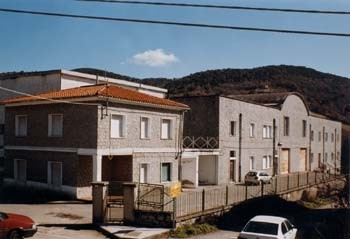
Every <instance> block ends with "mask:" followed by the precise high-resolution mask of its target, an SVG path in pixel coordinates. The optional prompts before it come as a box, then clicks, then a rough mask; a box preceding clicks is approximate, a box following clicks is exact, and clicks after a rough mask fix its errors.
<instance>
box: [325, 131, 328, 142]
mask: <svg viewBox="0 0 350 239" xmlns="http://www.w3.org/2000/svg"><path fill="white" fill-rule="evenodd" d="M324 141H326V142H327V141H328V133H327V132H326V133H325V134H324Z"/></svg>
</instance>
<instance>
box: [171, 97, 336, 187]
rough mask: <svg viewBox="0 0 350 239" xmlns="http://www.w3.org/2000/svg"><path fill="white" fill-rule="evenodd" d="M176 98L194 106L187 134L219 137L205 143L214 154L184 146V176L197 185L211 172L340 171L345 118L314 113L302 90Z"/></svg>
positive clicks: (229, 177)
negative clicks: (198, 153) (199, 153)
mask: <svg viewBox="0 0 350 239" xmlns="http://www.w3.org/2000/svg"><path fill="white" fill-rule="evenodd" d="M176 100H177V101H180V102H183V103H185V104H187V105H189V106H190V107H191V111H189V112H188V113H186V115H185V123H184V138H185V139H186V138H192V139H193V140H194V141H195V139H207V140H208V141H209V140H213V141H215V140H216V141H217V144H215V145H214V146H213V147H212V148H211V149H208V147H207V149H205V147H201V150H202V151H203V150H206V151H212V152H213V153H214V152H215V153H216V156H211V157H210V158H208V157H209V156H206V157H202V158H201V157H200V156H198V157H193V155H191V154H188V153H187V155H188V156H186V151H190V150H191V149H186V150H185V154H184V157H185V158H186V159H183V161H184V162H185V164H187V165H190V166H191V167H187V168H186V167H185V166H184V165H182V166H183V171H184V172H183V173H182V175H183V178H182V179H184V180H187V178H188V180H190V181H192V182H193V181H194V184H195V185H200V184H206V182H205V181H201V178H203V177H204V178H205V177H208V175H210V177H211V180H207V182H209V183H210V184H224V183H228V182H242V181H244V176H245V174H246V173H247V172H248V171H249V170H264V171H267V172H269V173H270V174H286V173H292V172H302V171H307V170H316V169H322V170H330V171H331V172H339V168H340V155H341V142H340V139H341V123H340V122H336V121H332V120H329V119H326V118H325V117H324V116H321V115H318V114H315V113H312V112H311V111H310V110H309V109H308V106H307V104H306V102H305V100H304V99H303V97H302V96H301V95H300V94H297V93H263V94H250V95H232V96H198V97H196V96H194V97H181V98H176ZM207 146H208V145H207ZM189 148H190V147H189ZM192 150H193V149H192ZM189 168H191V169H189ZM190 171H192V172H190ZM187 175H192V176H191V177H189V176H187ZM193 175H197V177H193ZM186 177H187V178H186ZM196 180H197V181H196Z"/></svg>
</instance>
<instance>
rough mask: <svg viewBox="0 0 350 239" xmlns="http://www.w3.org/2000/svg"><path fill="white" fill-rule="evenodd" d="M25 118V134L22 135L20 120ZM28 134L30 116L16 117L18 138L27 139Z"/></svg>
mask: <svg viewBox="0 0 350 239" xmlns="http://www.w3.org/2000/svg"><path fill="white" fill-rule="evenodd" d="M20 117H24V118H25V133H24V134H23V135H22V134H20V130H19V129H20V128H19V118H20ZM27 134H28V116H27V115H16V116H15V136H16V137H26V136H27Z"/></svg>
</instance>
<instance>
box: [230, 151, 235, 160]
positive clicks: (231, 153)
mask: <svg viewBox="0 0 350 239" xmlns="http://www.w3.org/2000/svg"><path fill="white" fill-rule="evenodd" d="M230 159H236V151H234V150H231V151H230Z"/></svg>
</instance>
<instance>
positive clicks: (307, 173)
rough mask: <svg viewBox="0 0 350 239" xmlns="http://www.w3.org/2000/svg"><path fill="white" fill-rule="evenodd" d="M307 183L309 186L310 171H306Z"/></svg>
mask: <svg viewBox="0 0 350 239" xmlns="http://www.w3.org/2000/svg"><path fill="white" fill-rule="evenodd" d="M306 185H307V186H309V171H307V172H306Z"/></svg>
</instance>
